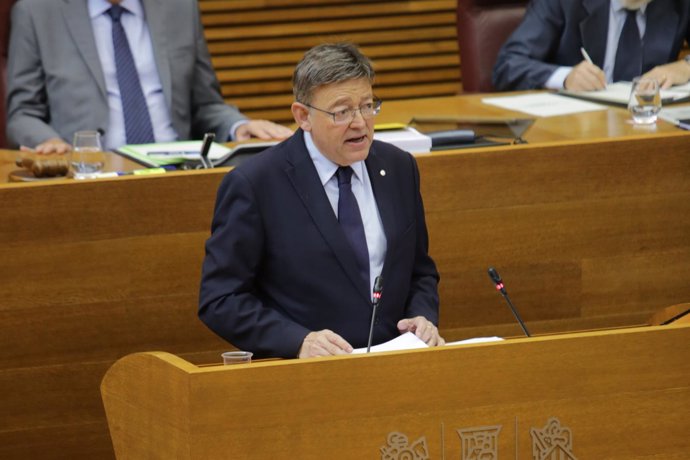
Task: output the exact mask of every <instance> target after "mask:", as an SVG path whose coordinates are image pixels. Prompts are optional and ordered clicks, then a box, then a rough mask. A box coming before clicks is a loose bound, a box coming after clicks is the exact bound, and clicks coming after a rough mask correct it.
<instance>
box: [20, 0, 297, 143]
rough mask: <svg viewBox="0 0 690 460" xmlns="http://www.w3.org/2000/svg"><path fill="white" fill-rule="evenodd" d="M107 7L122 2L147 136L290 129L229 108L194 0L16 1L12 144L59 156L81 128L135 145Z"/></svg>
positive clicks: (265, 134) (268, 133) (284, 132)
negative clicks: (149, 133) (126, 118)
mask: <svg viewBox="0 0 690 460" xmlns="http://www.w3.org/2000/svg"><path fill="white" fill-rule="evenodd" d="M113 5H117V6H116V7H117V8H120V7H121V12H122V13H121V16H120V17H119V19H118V21H119V22H120V23H121V24H122V26H123V28H124V33H125V35H126V37H127V41H128V45H129V48H130V51H131V55H132V56H133V61H134V63H135V66H136V71H135V73H136V74H137V76H138V80H139V81H138V82H137V84H139V85H140V87H141V89H142V92H143V96H142V97H143V98H144V99H145V102H144V104H145V109H144V110H146V109H148V112H149V115H150V120H151V124H152V130H153V137H152V138H151V139H148V140H149V141H151V142H153V141H157V142H168V141H174V140H187V139H200V138H201V137H202V136H203V134H204V133H205V132H214V133H215V134H216V139H218V140H220V141H225V140H229V139H230V138H231V137H232V139H233V140H243V139H247V138H249V137H252V136H254V137H261V138H285V137H287V136H289V135H290V134H291V131H290V130H288V129H287V128H285V127H282V126H280V125H276V124H274V123H271V122H269V121H263V120H247V119H246V117H245V116H243V115H242V114H241V113H240V112H239V111H238V110H237V109H236V108H235V107H232V106H229V105H227V104H225V102H224V101H223V98H222V96H221V93H220V88H219V84H218V81H217V79H216V76H215V72H214V70H213V67H212V65H211V60H210V56H209V53H208V48H207V46H206V41H205V39H204V35H203V28H202V25H201V21H200V18H199V10H198V4H197V2H196V1H195V0H19V1H18V2H17V4H16V5H15V6H14V8H13V10H12V33H11V38H10V48H9V59H8V74H7V77H8V93H7V99H8V120H7V123H8V128H7V129H8V137H9V139H10V141H11V143H13V144H15V145H22V146H26V147H31V148H34V147H35V148H36V150H37V151H39V152H44V153H48V152H53V151H55V152H64V151H66V150H68V149H69V148H70V146H69V143H70V142H72V137H73V135H74V133H75V132H76V131H80V130H99V131H101V132H103V133H104V143H105V147H106V148H108V149H113V148H117V147H120V146H121V145H124V144H126V143H139V142H136V141H135V142H132V141H131V140H130V139H127V138H126V137H125V129H124V126H125V124H126V123H125V121H124V119H123V117H124V116H126V115H127V107H126V106H125V103H124V102H123V96H124V95H126V94H131V93H132V91H130V90H129V89H124V88H120V80H118V73H117V72H118V70H117V64H116V63H117V58H116V56H117V51H115V50H114V48H116V46H115V45H114V41H115V39H114V37H113V35H112V33H111V31H112V29H114V26H113V24H114V19H112V18H111V14H110V10H111V9H112V8H113ZM139 112H142V110H139ZM137 123H139V124H140V119H137Z"/></svg>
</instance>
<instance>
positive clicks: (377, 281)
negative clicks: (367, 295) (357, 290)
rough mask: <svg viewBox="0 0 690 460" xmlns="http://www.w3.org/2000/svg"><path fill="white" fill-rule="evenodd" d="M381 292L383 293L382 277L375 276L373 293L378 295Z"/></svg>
mask: <svg viewBox="0 0 690 460" xmlns="http://www.w3.org/2000/svg"><path fill="white" fill-rule="evenodd" d="M381 291H383V277H382V276H377V277H376V279H375V280H374V292H379V293H380V292H381Z"/></svg>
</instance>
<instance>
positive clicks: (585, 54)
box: [580, 47, 594, 65]
mask: <svg viewBox="0 0 690 460" xmlns="http://www.w3.org/2000/svg"><path fill="white" fill-rule="evenodd" d="M580 53H582V57H583V58H585V61H587V62H589V63H590V64H592V65H594V62H592V58H591V57H589V54H587V50H586V49H584V47H580Z"/></svg>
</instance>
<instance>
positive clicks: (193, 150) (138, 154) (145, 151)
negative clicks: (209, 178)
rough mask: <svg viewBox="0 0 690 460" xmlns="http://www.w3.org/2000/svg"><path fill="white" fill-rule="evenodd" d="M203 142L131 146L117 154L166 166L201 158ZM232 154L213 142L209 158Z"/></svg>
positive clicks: (151, 164)
mask: <svg viewBox="0 0 690 460" xmlns="http://www.w3.org/2000/svg"><path fill="white" fill-rule="evenodd" d="M201 143H202V141H179V142H165V143H157V144H130V145H125V146H123V147H120V148H119V149H117V153H120V154H122V155H125V156H128V157H130V158H132V159H133V160H135V161H138V162H140V163H143V164H146V165H149V166H164V165H169V164H177V163H182V162H183V161H185V160H199V159H200V158H201V156H200V152H201ZM230 152H232V149H231V148H229V147H226V146H224V145H222V144H218V143H216V142H213V143H212V144H211V149H210V150H209V152H208V158H209V159H210V160H211V161H216V160H219V159H221V158H223V157H224V156H226V155H228V154H229V153H230Z"/></svg>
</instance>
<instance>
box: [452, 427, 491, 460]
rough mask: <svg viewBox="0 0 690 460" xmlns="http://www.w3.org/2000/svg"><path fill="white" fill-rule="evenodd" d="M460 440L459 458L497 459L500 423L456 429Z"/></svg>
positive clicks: (467, 459)
mask: <svg viewBox="0 0 690 460" xmlns="http://www.w3.org/2000/svg"><path fill="white" fill-rule="evenodd" d="M457 432H458V435H459V436H460V440H461V442H462V454H461V455H460V459H461V460H497V459H498V434H499V433H500V432H501V425H495V426H481V427H476V428H463V429H461V430H457Z"/></svg>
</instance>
